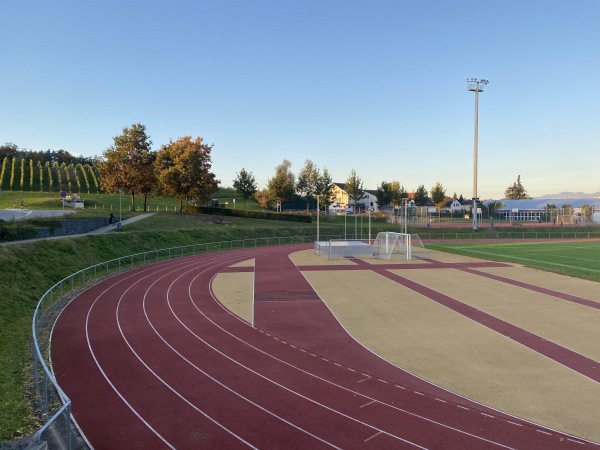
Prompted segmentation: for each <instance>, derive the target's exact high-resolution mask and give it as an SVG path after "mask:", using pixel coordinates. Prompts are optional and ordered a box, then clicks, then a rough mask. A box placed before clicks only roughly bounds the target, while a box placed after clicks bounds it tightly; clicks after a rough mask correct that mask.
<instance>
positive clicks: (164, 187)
mask: <svg viewBox="0 0 600 450" xmlns="http://www.w3.org/2000/svg"><path fill="white" fill-rule="evenodd" d="M212 147H213V146H212V145H207V144H204V143H203V142H202V138H201V137H197V138H196V139H192V137H191V136H185V137H180V138H179V139H177V140H176V141H172V140H171V141H169V143H168V144H167V145H163V146H162V147H161V149H160V150H159V152H158V153H157V155H156V162H155V167H156V173H157V176H158V181H159V189H160V190H161V191H162V192H163V193H165V194H168V195H172V196H174V197H175V198H177V199H178V200H179V204H180V208H183V201H184V200H186V201H190V200H191V201H193V202H195V203H196V204H198V205H203V204H205V203H207V202H208V200H210V198H211V195H212V194H213V193H214V192H216V191H217V189H218V187H219V183H220V181H219V180H217V179H216V177H215V174H214V173H212V172H211V170H210V169H211V166H212V161H211V157H210V153H211V151H212Z"/></svg>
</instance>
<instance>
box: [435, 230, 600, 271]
mask: <svg viewBox="0 0 600 450" xmlns="http://www.w3.org/2000/svg"><path fill="white" fill-rule="evenodd" d="M427 248H430V249H432V250H441V251H446V252H450V253H457V254H461V255H466V256H472V257H474V258H482V259H488V260H492V261H505V262H511V263H515V264H521V265H524V266H527V267H531V268H534V269H541V270H546V271H549V272H554V273H559V274H563V275H570V276H573V277H578V278H584V279H587V280H592V281H600V240H582V239H579V240H577V241H572V240H569V241H561V242H555V241H553V242H544V241H543V242H473V243H448V244H446V243H443V244H437V243H436V244H427Z"/></svg>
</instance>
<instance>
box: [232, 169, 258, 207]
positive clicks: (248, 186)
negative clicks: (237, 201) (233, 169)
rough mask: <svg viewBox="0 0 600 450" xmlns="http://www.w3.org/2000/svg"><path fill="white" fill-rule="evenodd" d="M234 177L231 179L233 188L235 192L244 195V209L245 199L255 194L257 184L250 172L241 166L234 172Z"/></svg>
mask: <svg viewBox="0 0 600 450" xmlns="http://www.w3.org/2000/svg"><path fill="white" fill-rule="evenodd" d="M235 175H236V178H235V180H233V188H234V189H235V192H237V193H238V194H240V195H241V196H242V197H244V209H246V200H248V199H249V198H250V197H252V196H253V195H254V194H256V191H257V189H258V186H257V184H256V179H255V178H254V175H252V172H248V171H247V170H246V169H244V168H242V170H240V172H239V173H236V174H235Z"/></svg>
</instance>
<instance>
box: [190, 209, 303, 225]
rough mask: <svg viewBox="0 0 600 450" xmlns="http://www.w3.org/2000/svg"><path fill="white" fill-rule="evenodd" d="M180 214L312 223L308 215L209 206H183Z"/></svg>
mask: <svg viewBox="0 0 600 450" xmlns="http://www.w3.org/2000/svg"><path fill="white" fill-rule="evenodd" d="M182 212H184V213H193V214H219V215H221V216H234V217H245V218H247V219H265V220H283V221H286V222H303V223H311V222H312V216H311V215H308V214H287V213H271V212H265V211H249V210H244V209H229V208H213V207H211V206H191V205H184V206H183V210H182Z"/></svg>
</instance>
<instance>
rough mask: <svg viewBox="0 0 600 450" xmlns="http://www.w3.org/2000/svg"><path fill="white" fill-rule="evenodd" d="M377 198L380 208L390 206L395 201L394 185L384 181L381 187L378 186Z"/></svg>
mask: <svg viewBox="0 0 600 450" xmlns="http://www.w3.org/2000/svg"><path fill="white" fill-rule="evenodd" d="M375 197H376V198H377V203H378V204H379V206H381V207H383V206H388V205H389V204H391V203H392V201H393V200H394V192H393V188H392V183H388V182H387V181H382V182H381V184H380V185H379V186H377V190H376V191H375Z"/></svg>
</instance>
